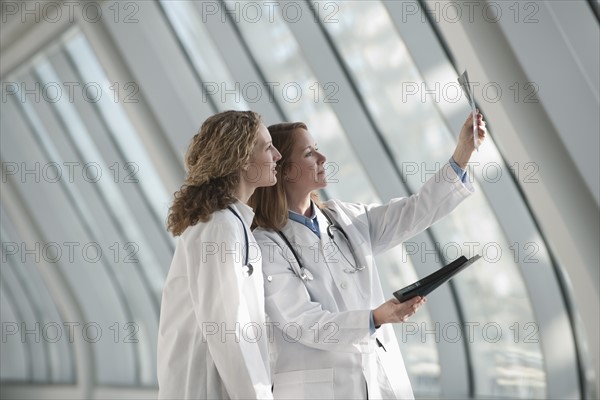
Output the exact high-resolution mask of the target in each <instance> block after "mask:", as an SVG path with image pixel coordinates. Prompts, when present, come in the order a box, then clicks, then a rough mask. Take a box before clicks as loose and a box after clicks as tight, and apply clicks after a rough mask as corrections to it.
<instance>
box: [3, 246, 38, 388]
mask: <svg viewBox="0 0 600 400" xmlns="http://www.w3.org/2000/svg"><path fill="white" fill-rule="evenodd" d="M2 256H3V257H4V252H3V253H2ZM4 268H5V264H4V263H2V270H4ZM5 285H6V283H5V282H4V278H2V280H0V322H1V323H2V334H3V335H6V339H3V340H2V341H1V342H0V352H2V357H0V381H2V382H26V381H28V380H29V379H31V373H30V372H29V371H28V359H29V358H30V355H29V351H28V349H27V347H26V345H25V343H23V341H22V340H21V333H20V329H21V326H20V322H21V321H22V317H20V316H19V315H18V314H17V313H16V311H15V309H14V306H15V304H14V300H13V299H12V298H9V297H8V295H7V291H6V287H5ZM12 332H15V333H14V334H12ZM29 362H30V361H29Z"/></svg>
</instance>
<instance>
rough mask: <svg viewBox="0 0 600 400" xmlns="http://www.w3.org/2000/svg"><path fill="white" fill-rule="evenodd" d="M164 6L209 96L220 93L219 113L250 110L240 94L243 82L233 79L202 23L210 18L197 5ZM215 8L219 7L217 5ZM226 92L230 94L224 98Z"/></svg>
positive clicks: (166, 2)
mask: <svg viewBox="0 0 600 400" xmlns="http://www.w3.org/2000/svg"><path fill="white" fill-rule="evenodd" d="M160 5H161V6H162V8H163V10H164V11H165V14H166V15H167V18H168V19H169V22H170V24H171V26H172V27H173V29H174V30H175V32H176V33H177V36H178V38H179V40H180V41H181V44H182V45H183V48H184V49H185V52H186V53H187V55H188V57H189V58H190V60H191V62H192V64H193V65H194V68H195V69H196V71H197V72H198V74H199V75H200V77H201V78H202V84H203V90H205V88H209V89H210V90H209V94H206V92H205V95H208V96H211V97H212V96H215V95H214V94H210V92H211V91H213V92H214V91H215V90H216V91H217V94H216V96H218V98H215V99H214V104H215V105H216V106H217V107H219V110H218V111H224V110H248V109H250V107H248V104H247V103H246V100H244V98H243V96H242V95H241V93H240V88H239V83H238V84H237V85H236V83H235V82H234V81H233V79H232V78H231V75H230V74H229V70H228V68H227V66H226V65H225V63H224V62H223V60H222V57H221V55H220V54H219V51H218V50H217V48H216V46H215V45H214V43H213V42H212V40H211V39H210V35H209V34H208V32H207V28H206V26H205V24H204V23H203V20H202V18H206V16H204V17H203V16H201V15H200V13H199V11H198V8H197V7H196V5H195V4H194V2H192V1H173V0H160ZM215 6H217V7H218V5H217V4H216V3H215ZM215 85H216V87H215ZM226 92H227V93H228V94H227V95H222V94H223V93H226ZM231 93H236V95H235V96H234V95H232V94H231Z"/></svg>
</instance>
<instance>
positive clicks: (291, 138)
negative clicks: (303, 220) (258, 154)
mask: <svg viewBox="0 0 600 400" xmlns="http://www.w3.org/2000/svg"><path fill="white" fill-rule="evenodd" d="M268 129H269V133H270V134H271V139H272V140H273V146H275V148H276V149H277V150H278V151H279V153H281V160H279V162H278V163H277V167H276V169H277V177H278V179H277V183H276V184H275V185H273V186H267V187H260V188H257V189H256V190H255V191H254V193H253V194H252V196H250V200H249V201H248V205H249V206H250V207H252V208H253V209H254V222H253V223H252V228H253V229H254V228H255V227H261V228H266V229H272V230H281V229H282V228H283V227H284V226H285V224H287V221H288V204H287V199H286V197H285V189H284V180H285V176H286V174H287V173H288V172H289V171H290V169H291V167H292V164H291V161H290V158H291V156H292V151H293V149H294V145H295V144H296V131H297V130H298V129H305V130H308V128H307V127H306V124H304V123H303V122H285V123H281V124H275V125H271V126H269V128H268ZM311 199H312V200H313V202H314V203H315V205H317V206H320V201H319V196H318V194H317V193H316V192H313V193H311Z"/></svg>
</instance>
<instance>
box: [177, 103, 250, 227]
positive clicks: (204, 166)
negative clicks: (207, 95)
mask: <svg viewBox="0 0 600 400" xmlns="http://www.w3.org/2000/svg"><path fill="white" fill-rule="evenodd" d="M260 123H261V118H260V115H258V114H257V113H255V112H252V111H225V112H221V113H219V114H215V115H213V116H211V117H209V118H208V119H207V120H206V121H204V123H203V124H202V126H201V127H200V131H199V132H198V133H197V134H196V135H194V137H193V138H192V141H191V143H190V145H189V147H188V149H187V152H186V154H185V169H186V172H187V176H186V178H185V182H184V184H183V185H182V186H181V188H180V189H179V190H178V191H177V192H175V200H174V201H173V205H172V206H171V208H170V209H169V216H168V219H167V230H168V231H170V232H171V233H172V234H173V236H179V235H181V234H182V233H183V231H185V230H186V228H187V227H189V226H193V225H195V224H196V223H198V221H202V222H207V221H208V220H209V219H210V215H211V214H212V213H213V212H215V211H218V210H222V209H224V208H226V207H227V206H229V205H230V204H232V203H234V202H235V201H236V198H235V192H236V189H237V187H238V185H239V183H240V168H242V167H243V166H244V165H245V164H246V163H248V162H249V160H250V156H251V154H252V150H253V148H254V146H255V145H256V142H257V141H258V129H259V126H260Z"/></svg>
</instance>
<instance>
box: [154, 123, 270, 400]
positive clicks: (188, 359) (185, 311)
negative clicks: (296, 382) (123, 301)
mask: <svg viewBox="0 0 600 400" xmlns="http://www.w3.org/2000/svg"><path fill="white" fill-rule="evenodd" d="M280 158H281V155H280V154H279V152H278V151H277V149H276V148H275V147H273V144H272V142H271V136H270V134H269V131H268V130H267V128H266V127H265V126H264V125H263V124H262V122H261V119H260V116H259V115H258V114H256V113H254V112H251V111H226V112H222V113H219V114H216V115H213V116H212V117H210V118H208V119H207V120H206V121H205V122H204V123H203V124H202V127H201V128H200V132H199V133H198V134H196V135H195V136H194V138H193V139H192V142H191V144H190V146H189V148H188V151H187V154H186V156H185V167H186V170H187V176H186V178H185V183H184V184H183V186H182V187H181V188H180V190H179V191H178V192H176V193H175V200H174V202H173V205H172V207H171V209H170V213H169V217H168V222H167V227H168V230H169V231H170V232H171V233H172V234H173V235H174V236H179V241H178V243H177V246H176V249H175V255H174V256H173V261H172V263H171V267H170V269H169V273H168V276H167V280H166V282H165V286H164V289H163V295H162V302H161V313H160V323H159V332H158V383H159V398H160V399H168V398H176V399H188V398H194V399H200V398H203V399H206V398H219V399H226V398H246V399H251V398H252V399H258V398H260V399H266V398H272V395H271V377H270V370H269V354H268V344H267V337H266V334H262V331H261V330H262V329H264V328H265V315H264V291H263V275H262V258H261V254H260V249H259V248H258V246H257V244H256V241H255V239H254V237H253V235H252V233H251V231H250V225H251V223H252V219H253V218H254V212H253V210H252V209H251V208H250V207H249V206H248V205H247V204H246V203H247V201H248V199H249V198H250V196H251V195H252V193H253V192H254V190H255V189H256V188H258V187H264V186H271V185H274V184H275V183H276V182H277V179H276V177H275V175H276V172H275V166H276V163H277V161H278V160H279V159H280Z"/></svg>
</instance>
